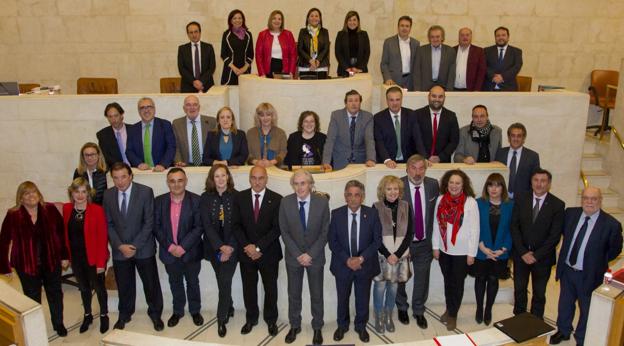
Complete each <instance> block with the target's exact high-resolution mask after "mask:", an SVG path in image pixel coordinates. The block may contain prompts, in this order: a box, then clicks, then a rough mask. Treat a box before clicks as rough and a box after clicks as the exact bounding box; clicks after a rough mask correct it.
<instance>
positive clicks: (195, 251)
mask: <svg viewBox="0 0 624 346" xmlns="http://www.w3.org/2000/svg"><path fill="white" fill-rule="evenodd" d="M202 231H203V229H202V225H201V218H200V215H199V196H198V195H196V194H194V193H192V192H190V191H186V192H185V193H184V199H183V200H182V210H180V220H178V234H177V235H178V237H177V239H176V242H174V239H173V229H172V228H171V193H169V192H167V193H165V194H162V195H160V196H158V197H156V199H155V200H154V235H155V236H156V239H157V240H158V247H159V251H158V252H159V254H158V255H159V256H158V257H159V258H160V260H161V261H162V262H163V263H164V264H173V263H175V262H176V259H177V257H175V256H174V255H172V254H171V253H169V246H171V245H172V244H177V245H180V246H181V247H182V248H183V249H184V251H185V253H184V255H183V256H182V262H184V263H188V262H197V261H200V260H201V259H202V257H203V251H204V247H203V244H202V238H201V236H202V233H203V232H202Z"/></svg>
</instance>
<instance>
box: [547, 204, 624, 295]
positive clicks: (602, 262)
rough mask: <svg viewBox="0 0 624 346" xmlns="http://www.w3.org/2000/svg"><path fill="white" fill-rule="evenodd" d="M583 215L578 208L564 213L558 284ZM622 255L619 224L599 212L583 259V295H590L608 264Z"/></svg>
mask: <svg viewBox="0 0 624 346" xmlns="http://www.w3.org/2000/svg"><path fill="white" fill-rule="evenodd" d="M582 214H583V209H582V208H580V207H573V208H568V209H566V211H565V219H564V220H565V221H564V227H563V243H562V244H561V251H559V264H558V265H557V276H556V278H557V280H558V279H559V278H561V275H562V273H563V268H564V266H566V265H567V263H566V259H567V257H568V253H569V252H570V247H571V246H572V238H573V237H574V231H575V230H576V226H577V225H578V223H579V219H580V218H581V216H582ZM620 252H622V224H621V223H620V222H619V221H618V220H616V219H615V218H614V217H613V216H611V215H609V214H607V213H606V212H605V211H604V210H600V215H598V219H597V220H596V224H595V225H594V228H593V230H592V232H591V234H590V236H589V240H588V241H587V245H586V246H585V254H584V256H583V287H584V289H585V293H587V294H591V292H592V291H593V290H595V289H596V288H597V287H598V286H600V284H601V283H602V281H603V275H604V273H605V272H606V271H607V269H608V268H609V261H612V260H614V259H615V258H616V257H617V256H618V255H619V254H620Z"/></svg>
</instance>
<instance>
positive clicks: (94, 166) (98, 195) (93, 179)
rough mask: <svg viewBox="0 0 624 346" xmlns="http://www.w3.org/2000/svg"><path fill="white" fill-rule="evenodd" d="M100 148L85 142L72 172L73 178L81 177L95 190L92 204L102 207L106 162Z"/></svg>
mask: <svg viewBox="0 0 624 346" xmlns="http://www.w3.org/2000/svg"><path fill="white" fill-rule="evenodd" d="M104 160H105V158H104V155H102V150H100V147H99V146H98V145H97V144H95V143H93V142H87V143H85V144H84V145H83V146H82V148H80V156H79V158H78V168H76V170H75V171H74V178H73V179H76V178H78V177H83V178H85V179H86V180H87V182H88V183H89V186H91V187H93V188H94V189H95V196H93V203H96V204H99V205H102V200H103V199H104V191H106V188H107V184H106V161H104Z"/></svg>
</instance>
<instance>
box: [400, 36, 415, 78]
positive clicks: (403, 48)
mask: <svg viewBox="0 0 624 346" xmlns="http://www.w3.org/2000/svg"><path fill="white" fill-rule="evenodd" d="M397 38H398V39H399V51H400V52H401V67H402V70H403V71H402V72H403V74H408V73H411V72H412V67H411V66H410V62H411V61H412V49H411V48H410V39H411V38H410V37H409V36H408V37H407V39H406V40H404V39H402V38H401V36H398V35H397Z"/></svg>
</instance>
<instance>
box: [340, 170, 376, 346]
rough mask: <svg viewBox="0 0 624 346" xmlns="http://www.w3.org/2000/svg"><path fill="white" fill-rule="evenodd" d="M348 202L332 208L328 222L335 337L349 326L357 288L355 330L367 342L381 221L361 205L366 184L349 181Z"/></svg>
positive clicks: (346, 190)
mask: <svg viewBox="0 0 624 346" xmlns="http://www.w3.org/2000/svg"><path fill="white" fill-rule="evenodd" d="M344 196H345V200H346V202H347V205H345V206H342V207H340V208H337V209H334V210H332V214H331V223H330V226H329V248H330V250H331V252H332V258H331V264H330V271H331V273H332V274H333V275H334V276H335V277H336V290H337V300H338V305H337V322H338V328H337V329H336V331H335V332H334V340H335V341H340V340H342V338H343V337H344V334H345V333H346V332H347V331H348V330H349V323H350V321H349V300H350V299H349V298H350V296H351V287H352V286H353V287H354V289H355V320H354V325H355V331H356V332H357V333H358V336H359V338H360V341H362V342H368V341H369V335H368V332H367V331H366V323H367V322H368V308H369V301H370V291H371V283H372V280H373V277H375V275H377V274H379V272H380V268H379V260H378V258H377V252H378V250H379V246H381V223H380V222H379V216H378V215H377V210H375V209H373V208H370V207H367V206H365V205H362V203H363V202H364V199H365V191H364V185H363V184H362V183H360V182H359V181H357V180H350V181H349V182H347V184H346V186H345V190H344Z"/></svg>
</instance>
